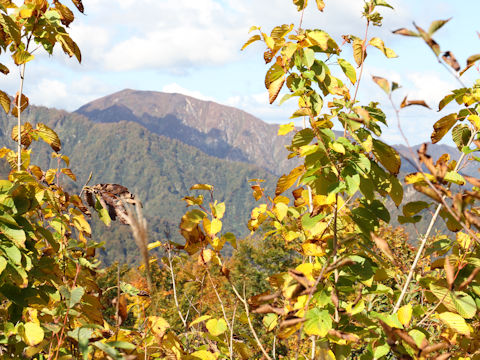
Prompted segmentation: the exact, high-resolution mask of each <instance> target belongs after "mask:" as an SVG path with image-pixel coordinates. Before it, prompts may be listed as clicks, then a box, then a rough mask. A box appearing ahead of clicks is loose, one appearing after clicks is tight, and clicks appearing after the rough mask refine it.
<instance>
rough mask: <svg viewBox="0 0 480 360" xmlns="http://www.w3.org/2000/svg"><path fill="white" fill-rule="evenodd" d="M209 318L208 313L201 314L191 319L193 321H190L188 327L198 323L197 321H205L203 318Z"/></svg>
mask: <svg viewBox="0 0 480 360" xmlns="http://www.w3.org/2000/svg"><path fill="white" fill-rule="evenodd" d="M210 318H211V316H210V315H202V316H199V317H198V318H196V319H195V320H193V321H192V322H191V323H190V325H189V327H192V326H193V325H196V324H199V323H201V322H203V321H205V320H208V319H210Z"/></svg>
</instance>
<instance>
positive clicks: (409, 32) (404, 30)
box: [392, 28, 420, 37]
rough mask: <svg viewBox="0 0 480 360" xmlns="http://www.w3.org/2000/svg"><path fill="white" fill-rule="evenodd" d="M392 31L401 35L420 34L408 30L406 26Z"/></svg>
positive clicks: (417, 35) (414, 35)
mask: <svg viewBox="0 0 480 360" xmlns="http://www.w3.org/2000/svg"><path fill="white" fill-rule="evenodd" d="M392 33H394V34H397V35H403V36H413V37H419V36H420V34H418V33H416V32H415V31H412V30H408V29H407V28H401V29H397V30H394V31H392Z"/></svg>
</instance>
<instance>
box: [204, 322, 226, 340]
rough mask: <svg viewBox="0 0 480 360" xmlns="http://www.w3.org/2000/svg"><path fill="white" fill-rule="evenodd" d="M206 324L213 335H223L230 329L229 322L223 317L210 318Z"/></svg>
mask: <svg viewBox="0 0 480 360" xmlns="http://www.w3.org/2000/svg"><path fill="white" fill-rule="evenodd" d="M205 326H206V327H207V330H208V332H209V333H210V334H212V335H213V336H219V335H222V334H223V333H224V332H225V331H227V329H228V327H227V323H226V322H225V320H223V319H210V320H208V321H207V322H206V324H205Z"/></svg>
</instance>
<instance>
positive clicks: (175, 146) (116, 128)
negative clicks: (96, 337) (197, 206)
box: [0, 107, 274, 262]
mask: <svg viewBox="0 0 480 360" xmlns="http://www.w3.org/2000/svg"><path fill="white" fill-rule="evenodd" d="M25 121H30V122H32V123H35V122H43V123H45V124H47V125H48V126H50V127H52V128H53V129H55V131H56V132H57V133H58V135H59V136H60V138H61V140H62V143H63V148H62V153H63V154H65V155H68V156H70V159H71V168H72V170H73V171H74V172H75V173H76V175H77V178H78V181H77V184H71V185H69V186H72V188H73V189H74V190H75V191H79V189H80V187H81V186H82V185H83V184H84V183H85V181H86V180H87V178H88V176H89V173H90V172H92V173H93V177H92V181H91V184H96V183H119V184H122V185H125V186H127V187H128V188H129V189H130V191H131V192H133V193H135V194H136V195H137V196H138V197H139V199H141V200H142V202H143V203H144V206H145V211H144V213H145V216H146V217H147V220H148V222H149V226H150V229H151V230H152V237H153V239H152V240H158V239H160V238H163V239H164V238H165V232H167V233H169V234H170V236H171V237H172V238H174V239H176V240H179V235H178V223H179V221H180V218H181V216H182V215H183V213H184V211H185V202H184V201H182V198H183V197H184V196H185V195H189V194H191V193H192V192H191V191H190V190H189V189H190V187H191V186H192V185H193V184H195V183H210V184H212V185H214V186H215V196H216V198H217V199H218V200H219V201H225V202H226V205H227V212H226V222H225V229H226V230H227V231H228V230H230V231H233V232H234V233H236V234H240V235H245V234H246V233H247V229H246V227H245V224H246V222H247V220H248V217H249V212H250V210H251V208H252V207H253V206H254V199H253V197H252V195H251V189H250V186H249V183H248V179H251V178H263V179H266V180H267V182H266V183H267V186H269V187H270V188H272V186H273V183H274V176H273V175H272V174H270V173H268V172H267V171H265V170H263V169H261V168H259V167H256V166H254V165H250V164H245V163H240V162H234V161H228V160H224V159H218V158H215V157H212V156H208V155H206V154H205V153H203V152H202V151H200V150H198V149H196V148H194V147H192V146H189V145H186V144H184V143H182V142H180V141H178V140H174V139H170V138H167V137H164V136H161V135H157V134H154V133H152V132H150V131H148V130H147V129H146V128H144V127H143V126H141V125H139V124H137V123H134V122H127V121H121V122H119V123H93V122H92V121H90V120H88V119H87V118H85V117H83V116H81V115H78V114H70V113H67V112H65V111H59V110H54V109H47V108H43V107H31V108H29V110H27V111H26V112H25ZM13 123H14V120H13V119H12V118H10V117H8V118H7V117H6V116H5V115H2V116H1V117H0V127H1V128H2V129H8V128H11V126H12V124H13ZM0 141H1V143H2V144H5V143H7V144H8V145H10V146H13V145H14V144H13V142H12V141H11V139H10V135H9V134H6V132H5V131H4V132H2V134H1V138H0ZM33 149H34V153H35V154H36V156H35V157H36V162H37V163H38V164H39V165H40V166H41V167H42V169H46V168H47V164H48V163H50V166H51V167H57V160H49V158H50V153H51V150H50V148H49V147H47V146H44V144H39V143H34V144H33ZM61 181H64V182H70V180H69V179H68V178H67V177H65V176H64V177H62V178H61ZM94 228H95V230H97V231H96V232H95V234H96V236H97V239H100V240H103V241H105V242H106V251H107V252H106V253H105V254H104V258H105V260H106V261H107V262H110V261H112V260H127V261H131V260H134V259H133V258H132V257H134V256H135V254H136V253H137V252H136V251H131V250H133V249H134V248H135V245H134V243H133V240H132V238H131V236H130V234H129V233H128V229H127V228H126V226H122V225H115V226H113V228H112V229H108V230H107V229H104V227H103V226H101V225H99V224H97V222H95V224H94Z"/></svg>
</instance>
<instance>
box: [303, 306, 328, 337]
mask: <svg viewBox="0 0 480 360" xmlns="http://www.w3.org/2000/svg"><path fill="white" fill-rule="evenodd" d="M305 319H306V321H305V325H304V328H303V329H304V331H305V333H306V334H307V335H317V336H319V337H325V336H327V334H328V331H329V330H331V329H332V326H333V321H332V318H331V317H330V314H329V312H328V310H322V309H319V308H314V309H311V310H309V311H308V312H307V314H306V316H305Z"/></svg>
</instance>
